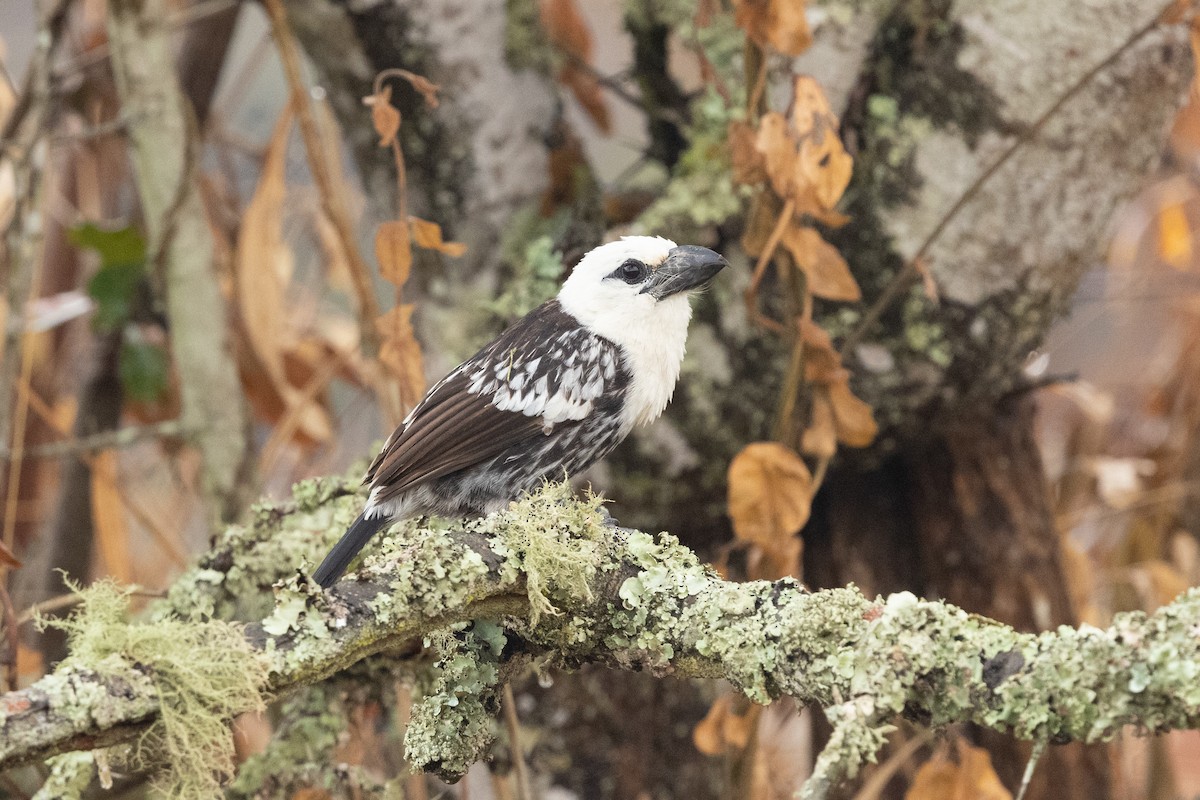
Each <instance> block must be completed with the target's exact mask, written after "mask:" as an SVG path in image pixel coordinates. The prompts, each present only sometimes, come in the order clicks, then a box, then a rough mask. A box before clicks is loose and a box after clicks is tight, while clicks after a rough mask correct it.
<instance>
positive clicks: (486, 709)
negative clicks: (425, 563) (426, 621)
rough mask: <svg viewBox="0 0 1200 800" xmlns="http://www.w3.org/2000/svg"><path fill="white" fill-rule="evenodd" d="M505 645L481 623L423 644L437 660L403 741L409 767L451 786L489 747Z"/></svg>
mask: <svg viewBox="0 0 1200 800" xmlns="http://www.w3.org/2000/svg"><path fill="white" fill-rule="evenodd" d="M504 643H505V636H504V631H503V629H502V628H500V626H499V625H496V624H495V623H491V622H486V621H479V622H475V623H472V624H470V625H459V626H455V627H454V628H452V629H446V630H442V631H439V632H437V633H436V634H433V635H431V636H429V637H427V638H426V640H425V645H426V646H427V647H432V648H433V649H434V650H435V651H436V652H437V654H438V660H437V663H436V665H435V669H436V673H435V675H436V677H435V678H434V680H433V682H432V685H431V686H430V687H428V690H427V691H426V692H425V694H424V696H423V697H421V699H420V700H419V701H418V702H417V703H416V705H414V706H413V710H412V718H411V720H410V721H409V724H408V730H407V732H406V733H405V735H404V752H405V758H406V759H407V760H408V762H409V763H410V764H412V765H414V766H415V767H417V768H418V769H422V770H425V771H427V772H434V773H437V774H439V775H441V776H443V777H445V778H447V779H450V780H455V779H457V778H458V777H460V776H462V775H464V774H466V772H467V770H468V769H469V768H470V767H471V765H472V764H474V763H475V762H476V761H478V760H479V758H480V756H482V755H483V753H484V751H486V750H487V748H488V746H489V745H491V743H492V741H493V740H494V738H495V735H496V731H495V722H494V717H495V715H496V711H497V710H498V708H499V698H498V691H499V683H500V656H501V653H502V652H503V650H504Z"/></svg>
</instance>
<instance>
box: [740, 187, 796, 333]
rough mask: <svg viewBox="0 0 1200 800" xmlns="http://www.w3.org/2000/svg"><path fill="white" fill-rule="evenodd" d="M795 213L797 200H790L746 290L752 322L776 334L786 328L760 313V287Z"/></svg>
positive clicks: (776, 221)
mask: <svg viewBox="0 0 1200 800" xmlns="http://www.w3.org/2000/svg"><path fill="white" fill-rule="evenodd" d="M795 212H796V201H795V200H792V199H789V200H788V201H787V202H786V203H784V204H783V209H782V210H781V211H780V212H779V217H778V218H777V219H776V220H775V227H774V228H773V229H772V230H771V235H770V237H769V238H768V239H767V243H766V244H765V245H763V249H762V252H761V253H759V254H758V262H757V263H755V265H754V274H753V275H752V276H751V278H750V285H749V286H748V287H747V288H746V293H745V295H744V297H745V300H746V311H747V312H748V313H749V314H750V319H751V321H753V322H757V323H758V324H760V325H762V326H763V327H764V328H768V329H770V330H773V331H775V332H776V333H783V332H784V331H786V328H785V327H784V326H783V325H780V324H779V323H778V322H776V321H775V320H773V319H771V318H770V317H767V316H766V315H764V314H760V313H759V311H758V287H759V285H760V284H761V283H762V280H763V277H764V276H765V275H766V273H767V265H768V264H770V263H771V257H772V256H774V255H775V250H776V249H778V247H779V241H780V240H781V239H782V238H783V232H784V231H785V230H787V226H788V223H790V222H791V221H792V215H793V214H795Z"/></svg>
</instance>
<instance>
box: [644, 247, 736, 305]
mask: <svg viewBox="0 0 1200 800" xmlns="http://www.w3.org/2000/svg"><path fill="white" fill-rule="evenodd" d="M727 266H729V262H728V261H726V260H725V259H724V258H722V257H721V255H720V254H719V253H714V252H713V251H712V250H709V249H708V248H707V247H697V246H695V245H690V244H686V245H680V246H679V247H675V248H672V249H671V252H669V253H668V254H667V257H666V259H665V260H664V261H663V263H662V264H661V265H660V266H659V268H658V269H656V270H654V273H653V274H652V275H651V276H650V279H649V280H647V281H646V285H645V286H644V287H642V291H641V293H642V294H649V295H652V296H653V297H654V299H656V300H662V299H663V298H664V297H670V296H671V295H673V294H679V293H680V292H686V291H688V290H689V289H698V288H700V287H701V286H703V285H705V284H706V283H708V282H709V281H711V280H712V279H713V278H714V277H716V274H717V273H718V272H720V271H721V270H723V269H724V268H725V267H727Z"/></svg>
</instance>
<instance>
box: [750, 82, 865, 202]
mask: <svg viewBox="0 0 1200 800" xmlns="http://www.w3.org/2000/svg"><path fill="white" fill-rule="evenodd" d="M837 130H838V118H837V117H836V116H835V115H834V114H833V112H832V111H831V110H830V107H829V100H828V99H827V98H826V97H825V93H824V92H823V91H822V90H821V87H820V85H819V84H818V83H817V82H816V81H815V80H813V79H812V78H809V77H808V76H803V75H802V76H799V77H798V78H797V79H796V81H795V92H794V98H793V101H792V107H791V110H790V112H789V114H788V116H786V117H785V116H784V115H783V114H780V113H779V112H777V111H771V112H768V113H766V114H763V116H762V118H761V119H760V120H759V124H758V131H757V133H756V135H755V140H754V145H755V149H756V150H757V151H758V152H759V153H760V154H761V155H762V159H763V167H764V169H765V172H766V175H767V178H768V179H769V180H770V183H771V188H772V189H774V190H775V192H776V194H778V195H779V196H780V197H782V198H785V199H787V200H791V201H792V202H793V203H794V204H795V208H796V214H797V215H798V216H799V215H803V214H808V215H810V216H813V217H815V218H817V219H820V220H821V221H822V222H828V224H831V225H835V226H836V225H839V224H842V223H844V221H845V218H844V217H842V215H840V214H837V213H836V212H835V211H834V210H833V207H834V206H835V205H837V203H838V201H839V200H840V199H841V197H842V195H843V194H844V193H845V191H846V187H847V186H848V185H849V183H850V175H851V171H852V168H853V164H854V160H853V159H852V158H851V157H850V154H849V153H847V152H846V148H845V147H844V146H843V145H842V142H841V140H840V139H839V138H838V136H837Z"/></svg>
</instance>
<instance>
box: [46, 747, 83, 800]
mask: <svg viewBox="0 0 1200 800" xmlns="http://www.w3.org/2000/svg"><path fill="white" fill-rule="evenodd" d="M46 766H47V767H49V768H50V774H49V775H48V776H47V777H46V781H45V783H43V784H42V788H40V789H38V791H37V794H35V795H34V796H33V800H81V798H82V797H83V793H84V792H85V791H87V788H88V786H90V785H91V783H92V778H94V777H95V776H96V758H95V756H94V755H93V754H92V752H91V751H90V750H85V751H80V752H78V753H63V754H62V755H60V756H54V758H51V759H49V760H48V761H47V762H46Z"/></svg>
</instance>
